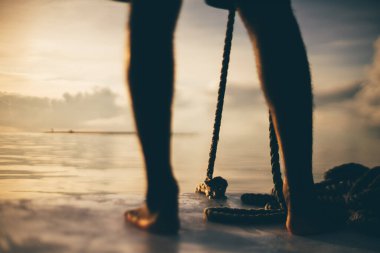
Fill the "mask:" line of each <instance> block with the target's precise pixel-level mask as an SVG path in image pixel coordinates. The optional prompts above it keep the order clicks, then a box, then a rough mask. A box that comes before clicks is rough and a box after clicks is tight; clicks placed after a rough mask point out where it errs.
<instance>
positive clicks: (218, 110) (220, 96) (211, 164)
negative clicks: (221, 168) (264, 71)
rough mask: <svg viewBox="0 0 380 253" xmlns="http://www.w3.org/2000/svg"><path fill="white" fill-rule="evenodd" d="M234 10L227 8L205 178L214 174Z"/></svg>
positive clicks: (209, 177) (210, 177)
mask: <svg viewBox="0 0 380 253" xmlns="http://www.w3.org/2000/svg"><path fill="white" fill-rule="evenodd" d="M235 10H236V8H232V9H230V10H229V13H228V22H227V31H226V38H225V40H224V51H223V61H222V69H221V73H220V82H219V91H218V103H217V105H216V112H215V121H214V129H213V133H212V141H211V148H210V153H209V160H208V167H207V179H212V177H213V174H214V165H215V159H216V151H217V149H218V142H219V133H220V124H221V122H222V112H223V105H224V94H225V92H226V84H227V75H228V66H229V63H230V53H231V45H232V36H233V31H234V22H235Z"/></svg>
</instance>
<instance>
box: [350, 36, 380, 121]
mask: <svg viewBox="0 0 380 253" xmlns="http://www.w3.org/2000/svg"><path fill="white" fill-rule="evenodd" d="M355 108H356V110H357V111H358V113H359V114H360V115H361V116H363V117H364V118H365V119H366V120H367V122H368V124H369V125H370V126H373V127H380V38H379V39H377V41H376V42H375V56H374V59H373V63H372V66H371V67H370V68H369V71H368V79H367V81H366V82H365V85H364V86H363V89H361V90H360V92H358V94H357V95H356V96H355Z"/></svg>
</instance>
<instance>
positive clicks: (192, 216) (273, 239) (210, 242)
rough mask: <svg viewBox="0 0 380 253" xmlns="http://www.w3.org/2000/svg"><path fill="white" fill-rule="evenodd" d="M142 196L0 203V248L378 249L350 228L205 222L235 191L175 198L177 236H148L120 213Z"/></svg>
mask: <svg viewBox="0 0 380 253" xmlns="http://www.w3.org/2000/svg"><path fill="white" fill-rule="evenodd" d="M141 201H142V199H141V196H137V195H130V196H124V197H122V196H120V195H112V194H111V195H108V194H103V193H97V194H85V195H80V194H78V195H68V196H63V197H62V196H61V197H60V198H46V199H38V200H11V201H5V200H4V201H1V202H0V252H4V253H7V252H15V253H16V252H17V253H19V252H23V253H24V252H25V253H34V252H36V253H37V252H38V253H41V252H49V253H55V252H65V253H73V252H78V253H79V252H92V253H96V252H99V253H100V252H102V253H119V252H123V253H126V252H146V253H148V252H150V253H154V252H165V253H166V252H174V253H176V252H178V253H179V252H200V253H202V252H207V253H211V252H250V253H252V252H308V253H313V252H318V253H321V252H323V253H329V252H379V251H380V242H379V240H378V238H372V237H368V236H365V235H362V234H358V233H356V232H353V231H338V232H335V233H330V234H324V235H318V236H312V237H298V236H291V235H289V234H288V233H287V232H286V231H285V229H284V228H283V226H282V225H270V226H268V225H260V226H231V225H223V224H216V223H209V222H205V221H204V220H203V218H202V210H203V208H205V207H207V206H218V205H221V204H223V205H227V206H232V207H238V206H239V205H240V201H239V196H238V195H230V197H229V199H228V200H227V201H226V202H215V201H211V200H208V199H206V198H205V197H204V196H201V195H197V194H193V193H189V194H182V195H181V198H180V205H181V209H180V211H181V221H182V228H181V231H180V233H179V235H178V236H170V237H163V236H157V235H150V234H147V233H145V232H142V231H139V230H137V229H135V228H134V227H131V226H129V225H126V224H125V223H124V221H123V212H124V211H125V209H126V208H133V207H136V206H138V205H139V204H140V203H141Z"/></svg>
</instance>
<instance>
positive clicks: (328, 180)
mask: <svg viewBox="0 0 380 253" xmlns="http://www.w3.org/2000/svg"><path fill="white" fill-rule="evenodd" d="M315 190H316V193H317V197H318V201H320V202H321V203H322V204H323V205H325V206H328V207H329V210H330V212H331V213H334V214H335V215H334V216H336V217H340V218H342V220H343V221H344V223H345V224H347V225H348V227H351V228H354V229H356V230H358V231H360V232H363V233H366V234H369V235H378V236H379V235H380V232H379V230H378V227H379V226H380V166H378V167H374V168H372V169H369V168H367V167H365V166H363V165H361V164H356V163H347V164H342V165H340V166H337V167H334V168H332V169H330V170H328V171H327V172H326V173H325V177H324V180H323V181H322V182H319V183H316V184H315ZM241 200H242V202H243V203H244V204H248V205H254V206H259V207H265V208H260V209H231V208H207V209H206V210H205V211H204V213H205V216H206V217H207V219H208V220H210V221H214V222H222V223H237V224H252V223H255V224H259V223H260V224H262V223H273V222H285V218H286V214H285V211H284V210H283V209H280V208H279V206H280V205H279V203H278V201H277V198H276V197H275V196H274V195H273V191H272V194H252V193H246V194H243V195H242V196H241ZM276 202H277V203H276ZM268 209H269V211H268Z"/></svg>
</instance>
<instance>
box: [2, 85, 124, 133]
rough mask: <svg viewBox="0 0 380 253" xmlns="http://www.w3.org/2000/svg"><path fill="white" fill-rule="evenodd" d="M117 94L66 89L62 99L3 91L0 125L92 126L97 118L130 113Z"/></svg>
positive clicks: (32, 127) (27, 127) (35, 127)
mask: <svg viewBox="0 0 380 253" xmlns="http://www.w3.org/2000/svg"><path fill="white" fill-rule="evenodd" d="M116 98H117V95H116V94H115V93H114V92H112V91H111V90H109V89H105V88H104V89H94V90H93V91H92V92H84V93H83V92H80V93H76V94H70V93H65V94H63V96H62V98H60V99H51V98H41V97H31V96H22V95H18V94H9V93H0V104H1V107H0V126H2V127H4V128H5V127H6V128H18V129H24V130H48V129H50V128H83V127H88V125H94V124H93V122H96V121H97V120H98V121H101V120H104V119H111V118H115V117H118V116H121V115H123V114H125V113H126V110H125V108H124V107H123V106H120V105H118V104H117V103H116ZM91 123H92V124H91ZM95 126H96V125H95Z"/></svg>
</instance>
